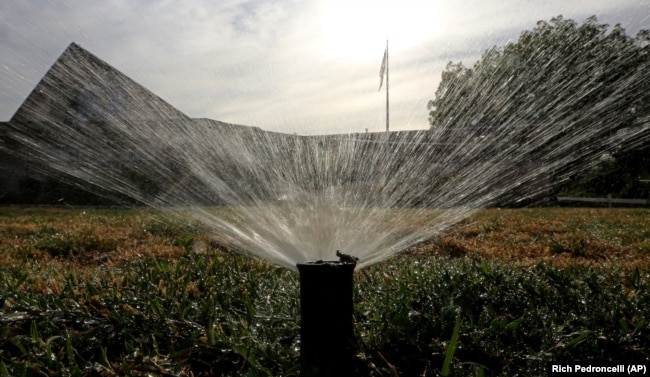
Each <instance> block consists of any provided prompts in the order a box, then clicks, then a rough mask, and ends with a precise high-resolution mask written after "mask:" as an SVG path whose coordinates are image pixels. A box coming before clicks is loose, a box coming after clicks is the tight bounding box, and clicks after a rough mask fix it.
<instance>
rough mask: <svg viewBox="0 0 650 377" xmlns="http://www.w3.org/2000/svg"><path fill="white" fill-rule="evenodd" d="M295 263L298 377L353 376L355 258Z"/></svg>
mask: <svg viewBox="0 0 650 377" xmlns="http://www.w3.org/2000/svg"><path fill="white" fill-rule="evenodd" d="M336 255H337V256H338V257H339V260H338V261H322V260H319V261H316V262H305V263H298V264H297V267H298V272H299V273H300V317H301V324H300V367H301V368H300V371H301V372H300V376H301V377H324V376H354V375H356V373H355V369H356V368H355V366H356V360H357V359H356V353H357V350H356V342H355V338H354V324H353V320H352V313H353V304H352V280H353V279H352V276H353V272H354V268H355V267H356V265H357V261H358V259H357V258H356V257H354V256H351V255H347V254H343V253H341V252H339V251H337V252H336Z"/></svg>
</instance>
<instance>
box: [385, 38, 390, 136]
mask: <svg viewBox="0 0 650 377" xmlns="http://www.w3.org/2000/svg"><path fill="white" fill-rule="evenodd" d="M388 109H389V107H388V38H386V136H388V131H389V124H390V123H389V112H388Z"/></svg>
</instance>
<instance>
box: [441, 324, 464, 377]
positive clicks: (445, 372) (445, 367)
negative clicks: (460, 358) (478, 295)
mask: <svg viewBox="0 0 650 377" xmlns="http://www.w3.org/2000/svg"><path fill="white" fill-rule="evenodd" d="M460 322H461V321H460V312H458V314H456V324H455V325H454V332H453V333H452V334H451V340H450V341H449V344H447V351H446V352H445V361H444V363H443V364H442V372H441V375H442V376H445V377H446V376H449V371H450V368H451V361H452V359H453V358H454V353H455V352H456V346H458V333H459V332H460Z"/></svg>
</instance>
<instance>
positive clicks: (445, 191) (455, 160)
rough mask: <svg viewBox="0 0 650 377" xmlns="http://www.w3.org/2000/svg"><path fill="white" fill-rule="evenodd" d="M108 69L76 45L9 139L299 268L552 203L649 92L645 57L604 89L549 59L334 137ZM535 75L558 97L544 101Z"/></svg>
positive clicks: (496, 72) (609, 144)
mask: <svg viewBox="0 0 650 377" xmlns="http://www.w3.org/2000/svg"><path fill="white" fill-rule="evenodd" d="M621 59H625V57H624V56H623V57H622V58H621ZM547 61H549V62H553V61H554V57H552V56H549V57H548V59H547ZM517 64H520V65H521V66H526V64H527V62H526V61H520V62H517ZM549 64H551V63H549ZM109 68H110V67H108V66H107V65H106V64H105V63H103V62H101V61H100V60H98V59H95V58H92V57H89V56H88V53H86V52H85V51H84V50H82V49H80V48H79V47H78V46H76V45H72V46H71V47H70V48H69V49H68V50H67V51H66V53H65V54H64V55H63V56H62V57H61V59H59V61H58V62H57V63H56V64H55V65H54V66H53V67H52V68H51V70H50V71H49V72H48V74H47V75H46V77H45V78H44V79H43V80H42V81H41V83H40V84H39V86H38V87H37V88H36V89H35V90H34V92H33V93H32V95H31V96H30V99H29V100H28V101H27V102H26V103H25V105H24V106H23V107H22V108H21V110H20V111H19V113H17V114H16V116H15V117H14V119H12V121H11V122H10V123H9V127H8V130H7V135H6V142H5V145H6V147H8V149H11V150H12V151H13V152H14V153H17V154H19V155H21V156H29V159H30V161H32V163H38V164H39V166H43V167H46V168H47V169H49V171H50V174H52V171H54V172H57V174H59V175H60V176H61V177H62V178H65V179H70V180H71V181H74V182H77V183H81V182H85V183H89V184H90V185H92V187H94V188H95V189H98V190H99V189H101V190H102V192H104V193H105V194H106V195H113V194H119V195H121V196H126V197H129V198H133V199H135V200H137V201H138V202H140V203H143V204H146V205H148V206H153V207H156V208H159V209H162V210H164V211H170V212H173V213H176V214H180V215H182V216H184V217H186V218H192V219H196V220H198V221H200V222H201V223H203V224H204V225H205V226H206V228H207V229H208V230H209V233H210V236H211V237H213V238H214V239H215V240H216V241H217V242H220V243H222V244H227V245H229V246H230V247H231V248H233V249H234V250H238V251H240V252H244V253H250V254H252V255H255V256H258V257H261V258H264V259H267V260H270V261H272V262H274V263H277V264H279V265H282V266H286V267H288V268H295V265H296V263H301V262H306V261H315V260H320V259H325V260H327V259H334V258H335V252H336V250H341V251H343V252H345V253H347V254H352V255H354V256H356V257H358V258H359V259H360V262H359V266H361V267H363V266H367V265H370V264H372V263H375V262H377V261H379V260H382V259H385V258H387V257H389V256H391V255H393V254H395V253H396V252H399V251H400V250H403V249H405V248H407V247H408V246H410V245H413V244H415V243H417V242H420V241H423V240H426V239H430V238H431V237H433V236H435V235H437V234H439V233H440V232H441V231H443V230H444V229H446V228H448V227H449V226H450V225H452V224H454V223H457V222H458V221H460V220H461V219H464V218H466V217H467V216H469V215H470V214H471V213H472V212H473V211H475V210H477V209H480V208H484V207H486V206H492V205H501V204H506V203H509V204H512V203H517V202H519V203H521V202H523V201H525V200H537V199H540V198H546V197H548V195H550V194H552V190H553V189H555V188H556V187H557V186H558V185H560V184H561V183H562V182H563V181H564V180H565V179H567V178H568V177H570V176H571V175H572V174H573V173H575V172H577V171H579V170H580V169H584V168H586V167H588V166H590V165H591V164H593V163H594V162H595V161H596V160H597V159H598V157H600V156H602V155H603V154H604V153H606V152H608V151H613V150H617V149H618V148H620V147H621V146H622V145H625V144H630V143H637V142H642V141H645V140H648V138H649V134H650V133H649V132H648V124H649V119H648V116H647V115H639V114H638V113H636V114H635V108H634V106H635V103H638V101H639V100H642V99H643V98H645V99H646V100H647V94H645V93H644V92H643V91H642V86H641V85H640V82H642V81H643V80H646V79H647V72H648V67H647V64H646V65H645V66H634V67H629V69H627V70H626V71H624V72H622V73H620V74H617V75H616V76H612V77H609V78H608V80H607V83H606V84H607V85H606V87H605V86H604V84H603V83H604V81H603V80H600V79H598V78H597V77H596V76H593V79H592V80H586V81H585V80H582V81H580V80H576V79H573V78H571V77H567V75H566V74H565V72H562V71H558V70H554V69H552V68H549V67H546V68H548V69H545V68H544V67H538V68H532V69H529V70H527V71H526V72H527V73H526V74H527V75H528V76H527V77H523V76H522V77H519V78H517V77H504V75H505V73H504V72H506V70H503V69H500V68H502V67H500V66H495V67H493V70H492V73H491V76H490V77H491V78H487V79H486V78H484V79H483V80H475V81H471V80H470V82H471V83H472V84H471V85H469V86H466V88H471V90H472V91H473V94H471V93H467V92H465V93H460V92H459V91H454V88H453V85H454V83H455V82H456V81H454V80H451V81H450V82H451V85H450V86H448V87H445V88H441V89H439V92H438V94H437V98H438V100H442V99H445V98H447V99H448V98H449V97H450V96H457V97H458V98H456V106H457V108H456V111H454V112H453V114H442V115H441V114H440V112H438V113H435V112H434V113H435V117H437V118H436V120H435V122H434V126H433V127H432V129H431V130H428V131H413V132H394V133H391V134H390V135H389V134H384V133H377V134H373V133H365V134H348V135H327V136H297V135H287V134H281V133H272V132H266V131H262V130H260V129H257V128H250V127H244V126H237V125H231V124H224V123H221V122H217V121H212V120H206V119H198V120H197V119H189V118H188V117H186V116H184V115H183V114H182V113H180V112H177V111H175V110H174V109H173V108H172V107H171V106H169V105H168V104H166V103H165V102H163V101H161V100H160V99H158V98H157V97H155V96H154V95H152V94H151V93H149V92H148V91H146V90H144V89H143V88H142V87H140V86H139V85H137V84H135V83H134V82H132V81H131V80H130V79H128V78H127V77H126V76H123V75H121V74H119V73H116V72H114V71H111V70H110V69H109ZM583 69H593V70H594V75H596V74H597V72H596V71H597V70H598V67H596V66H594V67H590V66H585V67H583ZM508 72H511V71H508ZM456 73H457V75H458V77H457V78H456V80H460V79H461V78H462V76H463V75H464V74H467V72H466V71H463V70H462V69H459V70H458V71H457V72H456ZM600 74H603V72H601V73H600ZM521 75H523V73H521ZM535 75H538V76H540V75H546V76H545V77H544V78H543V81H544V82H546V83H548V85H553V86H555V90H556V91H557V93H561V95H558V96H557V97H547V98H540V97H536V96H535V95H534V91H533V90H532V88H528V87H527V86H528V85H532V84H533V83H539V82H540V80H541V79H540V77H541V76H540V77H535ZM466 78H467V77H466ZM472 85H473V86H472ZM525 91H529V92H530V95H528V96H521V93H522V92H525ZM513 93H518V95H517V96H516V98H515V95H514V94H513ZM522 98H526V100H525V101H524V102H522ZM437 104H438V105H439V102H438V103H437ZM435 105H436V103H432V106H435ZM423 110H424V109H423ZM435 110H439V108H438V109H435ZM423 114H425V113H424V111H423ZM621 114H626V116H627V117H628V118H626V119H624V122H621V119H620V117H621V116H622V115H621ZM423 116H426V114H425V115H423ZM497 119H498V120H497ZM612 123H616V124H619V123H620V124H623V123H624V127H623V126H621V127H610V124H612Z"/></svg>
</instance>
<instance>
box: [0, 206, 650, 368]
mask: <svg viewBox="0 0 650 377" xmlns="http://www.w3.org/2000/svg"><path fill="white" fill-rule="evenodd" d="M544 211H548V210H540V212H534V213H531V212H526V211H523V212H507V213H506V214H505V216H502V217H498V218H497V216H498V215H496V214H495V213H492V212H486V213H484V214H482V215H479V216H478V217H477V220H476V221H477V222H476V223H474V225H473V226H475V227H476V229H477V235H476V237H477V238H478V237H480V235H481V234H486V236H485V237H486V238H488V240H489V238H490V237H496V235H497V233H499V232H501V231H505V230H506V229H508V228H512V224H515V223H516V222H513V221H511V220H509V217H515V216H517V214H518V213H524V217H531V215H534V214H535V213H538V214H539V216H538V217H537V218H536V220H535V221H534V222H535V227H534V229H532V232H533V233H535V232H539V223H540V222H541V220H539V218H541V217H543V216H546V215H545V214H546V212H544ZM614 213H616V214H617V215H616V216H613V215H612V214H613V213H610V215H608V216H607V218H608V219H610V220H603V218H602V217H594V218H592V219H590V220H588V221H587V222H586V223H579V222H574V221H577V220H575V219H577V218H579V216H577V215H576V216H575V217H572V216H569V213H566V214H565V216H561V217H562V218H566V219H568V220H566V221H568V222H571V226H570V229H575V231H577V232H584V233H587V232H591V233H593V234H602V237H603V238H606V237H611V236H612V235H618V236H619V237H621V239H622V240H627V241H625V242H628V243H630V244H634V245H639V244H640V243H641V244H643V245H645V243H643V242H646V241H644V240H643V237H647V233H644V232H645V231H644V230H642V229H641V228H639V227H635V226H634V225H629V226H628V225H624V224H625V221H623V220H621V221H617V220H614V219H616V218H618V217H621V218H625V217H626V216H628V215H630V216H632V215H634V216H637V215H638V213H637V214H634V213H631V212H623V213H622V215H621V213H618V212H614ZM542 215H543V216H542ZM583 215H584V213H583ZM481 216H483V217H484V218H486V219H487V220H486V221H484V222H482V221H481V220H480V219H481ZM645 216H647V212H646V213H645ZM548 217H549V218H550V219H557V218H558V216H551V215H549V216H548ZM583 217H584V216H583ZM639 219H640V218H639ZM517 221H519V222H521V224H525V222H524V221H521V220H517ZM637 221H639V220H638V219H637ZM0 222H2V223H4V224H5V225H4V226H3V227H2V228H1V229H0V232H2V243H1V244H0V259H2V258H3V257H4V256H10V257H8V258H5V259H3V263H0V376H211V375H215V376H297V375H298V373H299V370H298V367H297V366H298V357H299V320H300V319H299V297H298V290H299V287H298V275H297V273H295V272H292V271H288V270H286V269H283V268H277V267H274V266H270V265H268V264H266V263H263V262H260V261H257V260H253V259H250V258H247V257H244V256H240V255H236V254H231V253H227V252H222V251H220V250H219V249H218V247H217V246H216V245H211V246H210V248H209V249H208V252H206V253H202V254H196V253H194V252H192V248H191V246H190V243H191V240H193V239H194V238H200V237H201V234H200V229H198V228H196V227H195V226H194V225H191V224H189V225H188V224H185V223H183V222H178V221H171V220H170V221H166V220H161V221H159V219H156V218H155V217H152V216H151V215H150V214H146V215H143V214H142V213H140V212H138V211H133V212H130V211H103V210H87V211H86V212H84V214H81V213H80V211H62V212H61V213H56V211H54V212H51V211H48V210H41V209H39V210H16V209H3V210H2V211H0ZM608 224H611V225H608ZM521 226H522V227H525V225H521ZM531 226H532V225H531ZM549 226H550V225H549ZM502 228H503V229H502ZM552 228H553V229H554V230H553V232H557V231H558V229H560V228H561V227H557V226H556V225H553V226H552ZM627 229H629V231H628V230H627ZM470 230H471V229H470ZM482 232H485V233H482ZM56 234H59V236H56V237H55V236H54V235H56ZM540 234H541V233H540ZM553 234H555V233H553ZM635 234H636V236H635ZM467 237H468V236H467V234H466V233H465V234H463V235H461V236H458V238H457V240H459V241H458V245H460V246H458V247H461V246H463V245H464V244H462V242H469V241H468V239H467ZM508 237H510V235H508V234H504V237H502V239H504V240H506V239H509V238H508ZM575 237H577V236H575ZM599 237H600V236H599ZM533 238H534V237H533ZM541 238H542V239H543V238H545V236H544V237H541ZM555 238H556V239H557V242H565V241H566V240H570V239H571V237H568V238H567V237H560V235H559V233H558V235H556V237H555ZM576 239H582V238H579V237H577V238H576ZM517 240H519V241H518V242H520V241H521V238H517ZM541 242H543V243H544V245H547V243H548V241H547V240H542V241H541ZM566 242H568V241H566ZM576 242H578V241H576ZM615 242H618V241H615ZM132 244H135V246H133V247H134V250H136V251H138V252H140V251H141V250H144V249H151V250H154V251H155V250H158V252H156V253H151V254H133V257H131V258H130V259H125V258H126V257H124V258H122V259H119V258H117V257H116V256H124V255H127V254H128V252H126V251H124V250H125V249H126V247H127V246H128V245H132ZM432 245H433V246H435V243H433V244H432ZM502 245H508V242H506V241H503V242H502ZM517 245H518V244H517ZM565 246H566V247H567V249H568V248H572V249H571V250H573V249H576V248H578V246H579V245H578V246H576V245H570V244H566V245H565ZM463 247H465V248H468V247H467V246H463ZM517 247H519V246H517ZM580 247H582V248H583V249H582V250H583V252H584V253H586V254H587V255H589V254H590V253H591V252H590V251H589V248H590V244H589V243H587V244H584V245H582V246H580ZM634 247H635V248H636V249H638V246H634ZM17 248H18V249H17ZM636 249H635V250H636ZM53 250H57V251H53ZM169 250H175V251H169ZM551 251H552V250H551ZM21 252H25V253H28V255H26V256H22V257H18V254H20V253H21ZM556 252H559V253H561V254H562V255H564V254H567V255H573V254H571V253H570V252H567V251H566V250H564V251H562V250H557V251H556ZM644 253H645V251H641V254H640V255H641V256H643V255H646V254H644ZM88 254H102V255H107V256H108V257H107V258H108V259H107V260H106V261H104V260H103V259H101V260H98V259H97V258H90V257H89V256H88ZM129 255H130V254H129ZM576 258H579V259H578V260H582V258H584V257H583V256H580V257H576ZM7 261H9V262H10V263H9V262H7ZM90 261H92V263H91V262H90ZM641 265H643V264H641ZM649 284H650V272H649V271H648V270H647V269H646V268H644V267H641V268H638V267H633V268H628V266H625V267H622V266H619V265H617V264H616V263H613V264H611V263H610V264H600V265H598V266H594V265H593V263H592V264H582V263H577V264H572V265H568V264H566V263H563V264H562V265H561V266H554V265H552V264H550V263H547V262H537V263H527V264H521V265H515V264H513V263H512V262H511V261H509V260H501V259H498V258H487V257H485V256H484V255H481V254H478V253H472V252H471V250H470V251H467V252H466V253H465V254H463V256H461V257H450V256H436V255H433V253H426V252H423V251H422V248H420V249H418V250H417V251H416V252H412V253H407V254H403V255H400V256H398V257H396V258H393V259H391V260H389V261H386V262H383V263H380V264H377V265H373V266H371V267H369V268H366V269H363V270H361V271H358V272H357V273H356V275H355V291H354V300H355V312H354V320H355V333H356V335H357V348H358V355H359V358H360V361H361V364H362V365H364V368H365V371H366V374H367V375H369V376H391V377H394V375H395V373H399V376H433V375H439V374H441V373H443V372H446V373H443V374H446V375H451V376H465V375H484V376H511V375H521V376H528V375H530V376H538V375H545V371H544V368H545V367H546V364H547V363H548V362H550V361H557V360H570V361H573V362H578V363H586V362H589V361H599V362H603V361H611V362H616V363H621V362H623V361H626V360H630V359H637V360H638V359H643V360H645V362H646V363H648V361H649V360H648V356H647V355H648V354H650V328H649V327H648V320H649V319H650V293H649V290H648V288H649ZM445 367H446V368H447V369H446V370H443V369H444V368H445Z"/></svg>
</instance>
